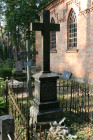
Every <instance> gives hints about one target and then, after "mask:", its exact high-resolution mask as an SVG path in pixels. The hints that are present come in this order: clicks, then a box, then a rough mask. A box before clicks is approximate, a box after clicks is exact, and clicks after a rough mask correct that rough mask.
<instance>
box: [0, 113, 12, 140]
mask: <svg viewBox="0 0 93 140" xmlns="http://www.w3.org/2000/svg"><path fill="white" fill-rule="evenodd" d="M8 137H10V138H11V139H12V140H14V119H13V117H12V116H10V115H5V116H1V117H0V140H9V138H8Z"/></svg>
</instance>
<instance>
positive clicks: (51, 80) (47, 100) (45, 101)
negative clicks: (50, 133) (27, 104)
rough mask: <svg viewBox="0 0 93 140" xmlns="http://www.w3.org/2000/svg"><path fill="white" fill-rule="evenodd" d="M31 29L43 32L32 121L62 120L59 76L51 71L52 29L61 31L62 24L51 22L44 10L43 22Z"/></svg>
mask: <svg viewBox="0 0 93 140" xmlns="http://www.w3.org/2000/svg"><path fill="white" fill-rule="evenodd" d="M31 30H33V31H41V33H42V71H41V72H40V73H37V74H35V75H34V76H33V77H34V78H35V97H34V99H33V105H32V106H31V108H30V116H31V123H32V121H33V122H34V123H35V122H36V123H39V122H50V121H54V120H60V119H61V118H62V110H61V109H60V107H59V102H58V101H57V86H56V84H57V79H58V76H57V75H56V74H54V73H52V72H51V71H50V31H60V25H59V24H52V23H50V11H48V10H43V11H42V13H41V23H31Z"/></svg>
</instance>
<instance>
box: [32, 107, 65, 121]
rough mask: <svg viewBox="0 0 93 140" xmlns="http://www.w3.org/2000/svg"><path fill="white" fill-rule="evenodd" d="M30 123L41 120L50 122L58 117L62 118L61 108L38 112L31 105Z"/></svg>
mask: <svg viewBox="0 0 93 140" xmlns="http://www.w3.org/2000/svg"><path fill="white" fill-rule="evenodd" d="M30 116H31V119H30V124H32V123H41V122H51V121H55V120H56V121H57V120H58V119H59V118H60V119H62V109H61V108H57V109H52V110H48V111H45V112H39V110H38V109H37V108H36V107H35V106H32V107H31V108H30Z"/></svg>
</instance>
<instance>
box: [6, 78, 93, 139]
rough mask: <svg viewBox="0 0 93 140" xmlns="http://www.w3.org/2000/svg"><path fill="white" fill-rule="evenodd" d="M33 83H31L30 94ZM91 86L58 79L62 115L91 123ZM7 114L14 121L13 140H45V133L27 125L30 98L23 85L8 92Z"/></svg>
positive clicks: (92, 107) (92, 109) (35, 126)
mask: <svg viewBox="0 0 93 140" xmlns="http://www.w3.org/2000/svg"><path fill="white" fill-rule="evenodd" d="M33 90H34V81H32V92H33ZM92 92H93V86H91V85H88V84H84V83H79V82H76V81H73V80H63V79H61V78H60V79H59V80H58V81H57V98H58V100H59V101H60V107H62V111H63V112H62V113H63V115H64V114H65V113H66V112H69V113H70V114H72V113H74V114H76V115H78V116H81V117H82V118H83V119H84V120H86V121H87V122H91V123H93V103H92V101H93V94H92ZM8 99H9V113H10V114H11V115H12V116H13V117H14V120H15V140H34V139H38V140H39V139H40V140H41V139H42V138H43V139H45V140H46V139H47V136H48V135H47V132H46V131H43V132H42V131H41V130H39V131H37V129H36V128H37V124H35V125H31V126H30V125H29V120H30V116H29V108H30V107H31V104H32V99H33V98H32V96H29V95H28V91H27V88H26V86H25V83H23V86H22V88H21V87H20V86H18V87H17V88H16V89H15V88H14V87H12V88H9V90H8Z"/></svg>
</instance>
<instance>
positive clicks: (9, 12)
mask: <svg viewBox="0 0 93 140" xmlns="http://www.w3.org/2000/svg"><path fill="white" fill-rule="evenodd" d="M50 1H51V0H13V1H12V0H1V1H0V13H2V14H3V13H4V16H5V32H6V34H7V36H8V38H9V37H10V40H11V41H10V44H12V45H13V46H15V48H16V49H17V52H18V51H19V48H22V47H24V46H25V42H24V40H25V36H26V32H27V31H28V32H29V26H30V23H31V22H33V21H35V20H39V17H38V11H39V10H40V9H41V8H42V7H43V6H45V5H46V4H47V3H48V2H50ZM3 5H4V6H5V9H4V6H3ZM1 11H3V12H1ZM2 14H1V16H2ZM0 18H1V17H0Z"/></svg>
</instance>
